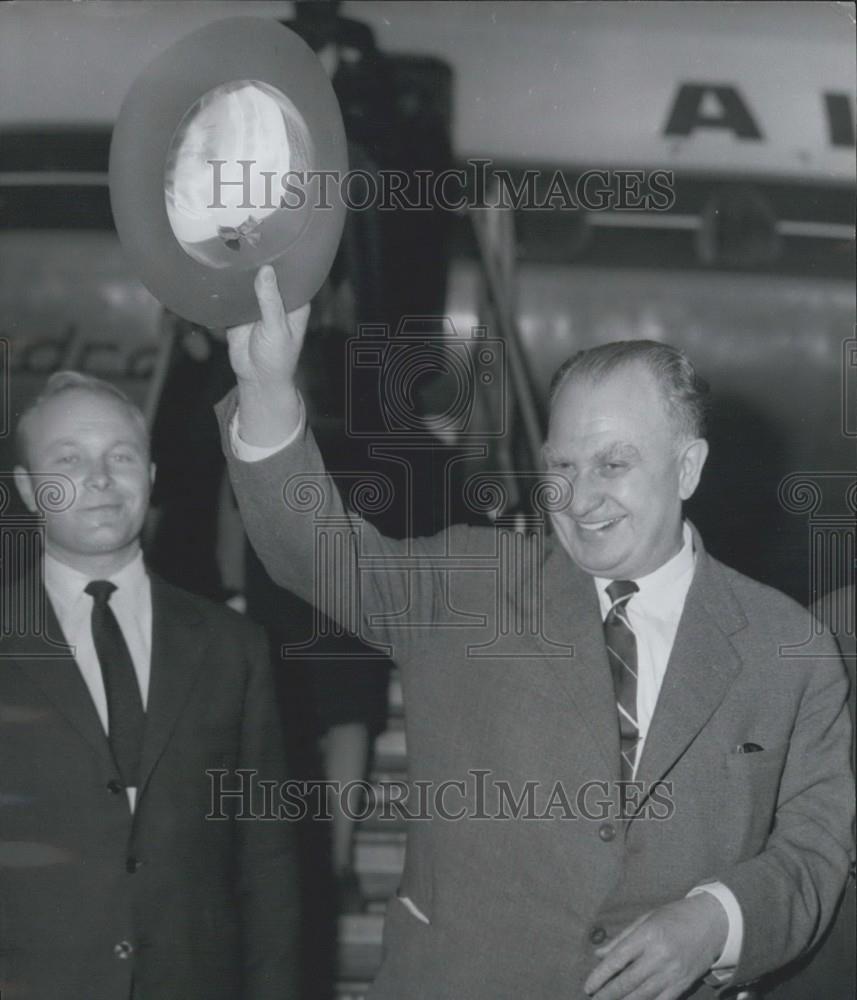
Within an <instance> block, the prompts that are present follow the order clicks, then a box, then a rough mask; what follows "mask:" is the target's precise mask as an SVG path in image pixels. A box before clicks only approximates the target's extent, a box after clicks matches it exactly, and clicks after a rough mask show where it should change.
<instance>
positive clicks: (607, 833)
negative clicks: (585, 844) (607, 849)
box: [598, 823, 616, 843]
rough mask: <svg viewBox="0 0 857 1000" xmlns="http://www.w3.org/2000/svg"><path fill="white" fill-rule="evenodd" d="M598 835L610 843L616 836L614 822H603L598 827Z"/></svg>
mask: <svg viewBox="0 0 857 1000" xmlns="http://www.w3.org/2000/svg"><path fill="white" fill-rule="evenodd" d="M598 836H599V837H600V838H601V839H602V840H603V841H604V842H605V843H609V842H610V841H611V840H613V839H614V838H615V836H616V827H615V826H613V824H612V823H602V824H601V826H599V827H598Z"/></svg>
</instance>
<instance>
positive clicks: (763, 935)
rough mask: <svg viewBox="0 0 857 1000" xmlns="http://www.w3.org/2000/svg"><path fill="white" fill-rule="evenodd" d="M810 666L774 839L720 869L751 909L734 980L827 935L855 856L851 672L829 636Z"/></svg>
mask: <svg viewBox="0 0 857 1000" xmlns="http://www.w3.org/2000/svg"><path fill="white" fill-rule="evenodd" d="M807 673H808V680H807V683H806V686H805V688H804V691H803V695H802V698H801V702H800V707H799V710H798V713H797V718H796V721H795V725H794V729H793V731H792V734H791V739H790V741H789V750H788V754H787V757H786V763H785V768H784V771H783V776H782V780H781V784H780V790H779V797H778V802H777V810H776V817H775V821H774V825H773V829H772V831H771V833H770V835H769V837H768V840H767V843H766V845H765V849H764V850H763V851H762V852H761V853H759V854H758V855H757V856H755V857H753V858H750V859H748V860H745V861H742V862H740V863H739V864H737V865H735V866H734V867H733V868H732V869H730V870H729V871H727V872H724V873H720V874H719V875H718V878H719V880H720V881H721V882H723V883H724V884H725V885H726V886H727V887H728V888H729V889H731V890H732V892H733V893H734V895H735V897H736V899H737V900H738V903H739V905H740V906H741V911H742V913H743V917H744V940H743V947H742V951H741V957H740V960H739V963H738V967H737V969H736V970H735V976H734V978H733V980H732V982H734V983H745V982H751V981H754V980H756V979H758V978H759V977H760V976H762V975H764V974H765V973H768V972H771V971H773V970H774V969H775V968H777V967H779V966H782V965H784V964H785V963H787V962H789V961H791V959H793V958H794V957H796V956H797V955H799V954H801V953H802V952H804V951H806V950H807V949H808V948H810V947H811V946H812V945H813V944H814V943H815V942H816V941H817V940H818V939H819V938H820V936H821V935H822V934H823V933H824V931H825V929H826V928H827V926H828V925H829V923H830V921H831V919H832V916H833V913H834V910H835V907H836V903H837V901H838V899H839V896H840V893H841V891H842V888H843V885H844V884H845V879H846V877H847V872H848V865H849V860H850V858H851V857H852V856H853V844H852V822H853V816H854V779H853V777H852V775H851V766H850V760H849V750H850V742H851V720H850V717H849V712H848V708H847V704H846V697H847V690H848V682H847V678H846V675H845V671H844V669H843V666H842V662H841V660H840V658H839V655H838V650H837V647H836V645H835V644H834V643H833V641H832V640H830V639H829V637H825V638H824V640H823V642H822V648H821V649H819V655H818V657H817V658H814V659H812V660H808V661H807Z"/></svg>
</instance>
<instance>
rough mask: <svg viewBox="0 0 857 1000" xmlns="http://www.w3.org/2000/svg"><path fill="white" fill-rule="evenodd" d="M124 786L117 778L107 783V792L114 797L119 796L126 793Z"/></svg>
mask: <svg viewBox="0 0 857 1000" xmlns="http://www.w3.org/2000/svg"><path fill="white" fill-rule="evenodd" d="M124 790H125V789H124V786H123V785H122V782H121V781H117V780H116V779H115V778H111V779H110V781H108V782H107V791H108V792H110V793H112V794H113V795H118V794H119V793H120V792H122V791H124Z"/></svg>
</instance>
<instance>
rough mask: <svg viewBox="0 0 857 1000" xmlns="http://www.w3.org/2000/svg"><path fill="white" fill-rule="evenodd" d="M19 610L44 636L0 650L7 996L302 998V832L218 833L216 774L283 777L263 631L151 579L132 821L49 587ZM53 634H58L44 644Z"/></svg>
mask: <svg viewBox="0 0 857 1000" xmlns="http://www.w3.org/2000/svg"><path fill="white" fill-rule="evenodd" d="M42 602H43V603H42ZM4 603H5V607H4V611H5V612H7V613H9V612H10V611H14V610H15V609H17V611H18V613H19V619H18V620H19V621H22V622H25V623H26V627H27V631H29V633H30V634H22V635H19V636H15V637H12V638H7V639H5V640H4V641H3V642H2V643H0V758H2V770H0V788H2V800H0V802H1V803H2V805H0V983H2V991H3V996H4V998H5V997H6V995H7V991H8V995H9V996H10V998H11V997H20V998H21V1000H25V998H26V1000H120V998H127V997H128V996H129V993H130V989H131V981H132V976H133V980H134V991H135V992H134V997H135V1000H236V998H242V1000H275V998H276V1000H285V998H290V997H294V996H295V995H296V993H295V989H296V988H295V986H294V983H295V981H296V947H295V937H296V930H297V886H296V876H297V873H296V869H295V857H294V853H293V847H292V830H291V829H290V828H289V825H288V824H286V823H271V822H263V821H259V822H256V821H253V820H244V821H238V820H236V819H235V818H234V814H235V812H236V809H235V807H236V805H237V802H234V801H230V802H229V803H228V804H226V805H225V806H224V812H223V815H224V816H225V817H228V818H223V819H206V816H207V815H208V814H209V813H211V812H213V811H214V810H212V804H211V803H212V792H211V789H212V779H211V778H209V776H207V774H206V770H207V769H226V770H228V771H230V772H231V771H234V769H236V768H248V769H257V770H258V771H259V772H260V777H261V776H262V775H264V774H267V775H268V776H270V777H273V778H276V779H278V780H283V779H284V778H285V774H284V772H285V760H284V751H283V744H282V734H281V731H280V723H279V719H278V716H277V710H276V702H275V699H274V694H273V682H272V679H271V676H270V672H269V670H270V665H269V657H268V651H267V646H266V643H265V640H264V636H263V634H262V633H261V631H260V630H257V629H256V627H255V626H251V625H250V624H249V623H248V622H246V621H245V620H244V619H242V618H241V616H240V615H237V614H234V613H233V612H231V611H229V610H227V609H225V608H222V607H218V606H216V605H214V604H211V603H210V602H208V601H206V600H203V599H202V598H198V597H196V596H193V595H191V594H189V593H186V592H184V591H181V590H177V589H176V588H174V587H172V586H170V585H168V584H166V583H164V582H163V581H161V580H159V579H158V578H156V577H152V610H153V629H152V664H151V666H152V672H151V681H150V688H149V698H148V705H147V713H146V727H145V737H144V746H143V753H142V772H141V780H140V786H139V788H138V792H137V802H136V808H135V811H134V813H133V815H132V813H131V811H130V808H129V804H128V800H127V797H126V793H125V791H124V789H123V788H122V787H121V785H120V784H119V774H118V771H117V769H116V767H115V764H114V762H113V759H112V756H111V753H110V749H109V745H108V743H107V739H106V736H105V733H104V730H103V728H102V726H101V723H100V721H99V718H98V715H97V713H96V710H95V706H94V704H93V702H92V700H91V698H90V696H89V692H88V690H87V688H86V685H85V683H84V681H83V678H82V677H81V675H80V671H79V669H78V667H77V664H76V663H75V662H74V660H73V658H72V657H71V655H70V651H69V648H68V647H63V646H62V645H59V646H57V645H56V644H55V643H56V640H57V639H60V640H61V639H62V633H61V631H60V627H59V625H58V623H57V620H56V617H55V615H54V613H53V610H52V608H51V605H50V601H48V600H47V599H46V598H45V594H44V590H42V589H41V588H40V587H39V586H38V585H34V584H33V581H32V578H30V579H25V580H23V581H22V582H21V583H20V584H19V585H18V586H17V587H16V588H15V589H14V590H13V591H12V592H11V593H7V594H6V595H4ZM40 604H42V607H43V608H44V617H42V612H41V611H40V610H39V605H40ZM41 620H43V621H44V622H45V624H46V636H45V635H44V634H42V635H40V634H34V632H37V631H41V632H44V631H45V630H39V629H34V624H35V623H37V622H38V621H41ZM14 621H15V619H14V618H11V619H7V623H8V622H14ZM9 631H11V630H9ZM51 640H52V641H51ZM222 780H223V783H224V786H228V787H234V783H235V782H236V780H237V779H236V778H235V776H234V775H231V776H228V777H225V778H223V779H222ZM248 811H249V810H248Z"/></svg>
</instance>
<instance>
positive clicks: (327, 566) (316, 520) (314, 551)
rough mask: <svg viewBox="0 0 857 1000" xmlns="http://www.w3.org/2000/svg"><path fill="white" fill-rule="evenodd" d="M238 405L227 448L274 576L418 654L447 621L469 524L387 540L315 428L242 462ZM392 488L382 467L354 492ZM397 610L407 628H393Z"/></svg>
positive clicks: (393, 645) (354, 624) (247, 521)
mask: <svg viewBox="0 0 857 1000" xmlns="http://www.w3.org/2000/svg"><path fill="white" fill-rule="evenodd" d="M236 407H237V402H236V394H235V392H234V391H233V392H232V393H230V394H229V395H227V396H226V397H225V399H223V400H222V401H221V402H220V403H219V404H218V406H217V408H216V412H217V416H218V420H219V422H220V427H221V439H222V444H223V450H224V453H225V455H226V459H227V466H228V470H229V476H230V479H231V481H232V486H233V489H234V491H235V496H236V499H237V501H238V506H239V509H240V511H241V517H242V519H243V521H244V527H245V529H246V531H247V535H248V537H249V539H250V542H251V544H252V545H253V548H254V549H255V550H256V553H257V554H258V556H259V558H260V560H261V561H262V563H263V565H264V566H265V569H266V570H267V571H268V574H269V576H270V577H271V579H272V580H273V581H274V582H275V583H277V584H278V585H279V586H281V587H285V588H286V589H287V590H291V591H292V592H293V593H295V594H297V595H298V596H300V597H302V598H303V599H304V600H305V601H307V602H308V603H309V604H311V605H313V606H314V607H316V608H318V609H319V611H321V612H322V613H323V614H324V615H326V616H327V617H328V618H330V619H331V620H332V621H335V622H338V623H339V624H340V625H341V626H342V627H343V628H344V629H346V630H347V631H349V632H351V633H353V634H355V635H358V636H360V637H361V638H362V639H364V640H365V641H367V642H369V643H375V644H376V645H379V644H380V645H381V646H382V647H384V648H383V649H382V651H383V652H385V653H386V654H388V655H390V656H392V657H393V658H394V659H395V660H396V661H397V662H400V663H401V662H403V661H404V660H406V659H408V658H409V655H410V653H411V651H412V649H413V647H414V645H415V644H417V643H418V642H420V641H422V639H423V637H424V630H421V628H420V625H421V624H424V623H429V622H432V621H434V620H437V618H438V614H437V606H436V605H437V604H438V603H439V602H441V601H442V600H443V587H444V583H443V572H444V566H442V565H441V563H442V561H443V560H444V559H445V558H446V559H448V557H449V556H450V555H463V554H465V552H466V548H467V545H468V537H469V529H468V528H467V527H466V526H461V525H460V526H457V527H455V528H453V529H451V530H449V531H444V532H441V533H440V534H438V535H435V536H433V537H431V538H411V539H405V540H398V539H391V538H387V537H385V536H384V535H382V534H381V533H380V532H379V531H377V529H376V528H374V527H373V526H372V524H371V523H370V522H369V521H367V520H365V519H364V518H362V517H360V516H358V515H357V514H355V513H353V512H352V511H351V510H349V509H347V507H346V504H344V503H343V499H342V497H341V496H340V493H339V490H338V489H337V487H336V484H335V483H334V481H333V479H332V478H331V477H330V475H328V473H327V472H326V470H325V467H324V462H323V460H322V457H321V454H320V452H319V450H318V446H317V445H316V442H315V438H314V437H313V434H312V431H311V430H309V428H308V427H304V429H303V430H302V432H301V433H299V435H298V437H297V439H296V440H294V441H293V442H292V443H290V444H288V445H287V446H285V447H283V448H282V449H280V450H279V451H277V452H276V453H275V454H273V455H271V456H270V457H268V458H265V459H262V460H261V461H256V462H243V461H241V460H239V459H238V458H237V457H236V456H235V454H234V453H233V449H232V445H231V441H230V432H229V427H230V423H231V420H232V418H233V416H234V414H235V411H236ZM364 488H365V489H364ZM392 488H393V487H392V484H391V483H390V482H389V481H386V482H385V481H384V478H383V477H382V478H381V479H378V477H377V474H375V477H374V478H370V477H369V476H365V477H362V476H361V475H360V474H359V473H358V474H356V475H355V477H354V479H353V480H352V488H351V490H350V495H351V496H359V495H361V494H362V495H364V496H365V495H367V492H366V491H368V494H369V495H372V494H373V493H374V495H375V496H376V497H377V496H379V495H380V494H383V493H384V491H387V490H390V491H391V490H392ZM445 565H446V566H448V565H449V563H448V562H447V563H446V564H445ZM417 566H418V571H417V570H416V567H417ZM394 616H395V617H396V618H397V620H398V627H393V626H388V625H387V622H388V621H389V620H391V619H392V618H393V617H394ZM403 617H404V618H406V619H407V622H408V623H410V626H408V624H406V625H405V626H404V627H403V625H402V619H403Z"/></svg>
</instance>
